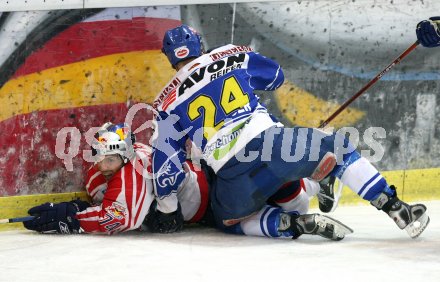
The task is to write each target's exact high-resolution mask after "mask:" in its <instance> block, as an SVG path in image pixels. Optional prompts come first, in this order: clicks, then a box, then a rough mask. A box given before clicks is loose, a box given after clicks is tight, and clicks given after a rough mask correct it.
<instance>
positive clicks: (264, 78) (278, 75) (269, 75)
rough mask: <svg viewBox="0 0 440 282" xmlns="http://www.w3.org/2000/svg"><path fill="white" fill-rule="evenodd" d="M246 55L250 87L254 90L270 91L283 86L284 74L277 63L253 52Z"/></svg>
mask: <svg viewBox="0 0 440 282" xmlns="http://www.w3.org/2000/svg"><path fill="white" fill-rule="evenodd" d="M248 55H249V63H248V71H247V72H248V74H249V75H250V85H251V86H252V87H253V88H254V89H256V90H266V91H271V90H275V89H277V88H278V87H280V86H281V85H282V84H283V82H284V73H283V70H282V68H281V66H280V65H279V64H278V63H277V62H275V61H273V60H271V59H269V58H267V57H264V56H262V55H260V54H258V53H254V52H250V53H248Z"/></svg>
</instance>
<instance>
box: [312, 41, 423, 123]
mask: <svg viewBox="0 0 440 282" xmlns="http://www.w3.org/2000/svg"><path fill="white" fill-rule="evenodd" d="M418 45H419V41H418V40H417V41H416V42H414V43H413V44H412V45H411V46H410V47H409V48H408V49H406V50H405V51H404V52H403V53H402V54H400V56H399V57H397V58H396V59H395V60H394V61H393V62H392V63H391V64H389V65H388V66H387V67H386V68H385V69H384V70H383V71H381V72H380V73H379V74H377V75H376V76H375V77H374V78H373V79H372V80H370V82H368V83H367V84H366V85H365V86H364V87H362V89H361V90H359V91H358V92H357V93H356V94H354V95H353V96H352V97H351V98H350V99H348V100H347V102H345V103H344V104H342V106H340V107H339V108H338V109H337V110H336V111H335V112H334V113H333V114H332V115H331V116H330V117H329V118H328V119H326V120H325V121H324V122H323V123H321V125H320V126H319V128H324V127H326V126H327V124H329V122H331V121H332V120H333V119H334V118H335V117H336V116H338V115H339V114H340V113H341V112H342V111H343V110H345V108H347V107H348V105H350V104H351V103H352V102H353V101H354V100H356V99H357V98H358V97H359V96H361V95H362V94H363V93H364V92H365V91H367V89H368V88H370V87H371V86H372V85H373V84H375V83H376V82H377V81H378V80H379V79H381V78H382V76H384V75H385V74H386V73H387V72H388V71H389V70H390V69H392V68H393V67H394V66H395V65H397V64H398V63H400V61H401V60H403V58H405V57H406V56H407V55H408V54H409V53H411V52H412V51H413V50H414V49H416V47H417V46H418Z"/></svg>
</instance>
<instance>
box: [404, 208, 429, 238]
mask: <svg viewBox="0 0 440 282" xmlns="http://www.w3.org/2000/svg"><path fill="white" fill-rule="evenodd" d="M428 223H429V216H428V215H427V214H426V213H424V214H423V215H422V216H421V217H419V218H418V219H416V220H415V221H413V222H411V223H410V224H408V226H407V227H405V230H406V232H407V233H408V235H409V236H410V237H411V238H413V239H415V238H417V237H419V236H420V234H422V232H423V231H424V230H425V228H426V226H428Z"/></svg>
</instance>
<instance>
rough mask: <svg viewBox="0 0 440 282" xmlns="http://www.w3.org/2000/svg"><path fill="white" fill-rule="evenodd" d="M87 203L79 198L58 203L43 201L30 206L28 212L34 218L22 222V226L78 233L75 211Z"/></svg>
mask: <svg viewBox="0 0 440 282" xmlns="http://www.w3.org/2000/svg"><path fill="white" fill-rule="evenodd" d="M88 206H89V204H88V203H87V202H83V201H80V200H75V201H71V202H62V203H59V204H54V203H45V204H42V205H39V206H36V207H33V208H31V209H30V210H29V211H28V213H29V214H30V215H32V216H35V218H34V219H33V220H31V221H25V222H23V224H24V227H25V228H26V229H29V230H33V231H37V232H41V233H59V234H71V233H80V225H79V221H78V220H77V219H76V218H75V215H76V213H77V212H79V211H82V210H85V209H86V208H87V207H88Z"/></svg>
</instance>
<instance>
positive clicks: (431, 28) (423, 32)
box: [416, 17, 440, 48]
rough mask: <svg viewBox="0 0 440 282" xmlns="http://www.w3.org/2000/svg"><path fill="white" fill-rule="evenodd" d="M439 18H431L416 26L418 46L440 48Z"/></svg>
mask: <svg viewBox="0 0 440 282" xmlns="http://www.w3.org/2000/svg"><path fill="white" fill-rule="evenodd" d="M439 29H440V17H432V18H429V20H427V21H426V20H425V21H421V22H419V23H418V24H417V28H416V34H417V39H418V40H419V42H420V44H422V46H424V47H428V48H432V47H437V46H440V30H439Z"/></svg>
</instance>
